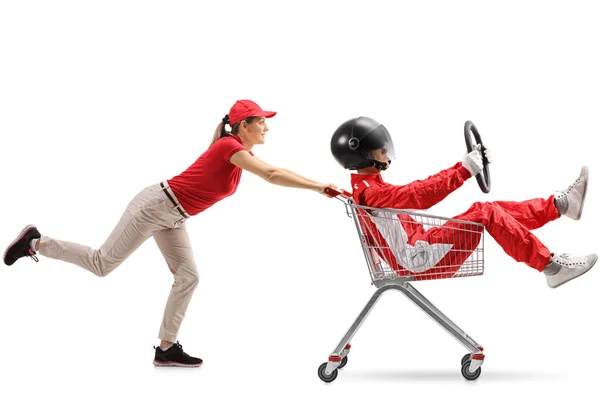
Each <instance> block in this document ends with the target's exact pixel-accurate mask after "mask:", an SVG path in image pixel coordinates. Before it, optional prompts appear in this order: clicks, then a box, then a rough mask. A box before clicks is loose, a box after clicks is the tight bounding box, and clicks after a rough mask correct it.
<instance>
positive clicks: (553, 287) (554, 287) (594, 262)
mask: <svg viewBox="0 0 600 400" xmlns="http://www.w3.org/2000/svg"><path fill="white" fill-rule="evenodd" d="M596 261H598V256H596V258H594V261H592V264H591V265H590V267H589V268H588V269H586V270H585V271H583V272H582V273H581V274H579V275H575V276H574V277H572V278H571V279H568V280H566V281H564V282H563V283H560V284H558V285H556V286H550V285H548V286H550V287H551V288H552V289H556V288H557V287H559V286H562V285H564V284H565V283H567V282H569V281H572V280H573V279H575V278H579V277H580V276H583V275H585V274H587V273H588V272H589V271H590V270H591V269H592V267H593V266H594V264H596Z"/></svg>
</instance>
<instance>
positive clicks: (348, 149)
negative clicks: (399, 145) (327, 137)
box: [331, 117, 395, 170]
mask: <svg viewBox="0 0 600 400" xmlns="http://www.w3.org/2000/svg"><path fill="white" fill-rule="evenodd" d="M381 148H385V149H386V150H387V156H388V163H390V162H391V160H392V159H394V158H395V155H394V144H393V143H392V138H391V137H390V134H389V132H388V130H387V129H386V128H385V126H383V125H381V124H380V123H379V122H377V121H375V120H374V119H372V118H369V117H358V118H353V119H350V120H348V121H346V122H344V123H343V124H342V125H340V126H339V128H337V129H336V131H335V132H334V133H333V136H332V137H331V154H333V157H334V158H335V160H336V161H337V162H338V163H340V165H342V167H344V168H346V169H362V168H368V167H375V168H377V169H380V170H383V169H386V168H387V165H386V164H385V163H382V162H380V161H377V160H375V159H373V157H371V154H369V151H371V150H377V149H381Z"/></svg>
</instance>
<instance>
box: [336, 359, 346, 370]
mask: <svg viewBox="0 0 600 400" xmlns="http://www.w3.org/2000/svg"><path fill="white" fill-rule="evenodd" d="M346 364H348V356H345V357H344V358H342V362H341V363H340V365H338V367H337V369H342V368H344V367H345V366H346Z"/></svg>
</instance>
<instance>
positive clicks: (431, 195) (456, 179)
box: [360, 162, 471, 210]
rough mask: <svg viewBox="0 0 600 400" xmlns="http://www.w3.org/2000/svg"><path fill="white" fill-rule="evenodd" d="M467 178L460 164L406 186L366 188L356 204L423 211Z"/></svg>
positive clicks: (466, 171)
mask: <svg viewBox="0 0 600 400" xmlns="http://www.w3.org/2000/svg"><path fill="white" fill-rule="evenodd" d="M470 177H471V173H470V172H469V170H468V169H466V168H465V167H464V166H463V165H462V163H460V162H459V163H457V164H456V165H454V166H452V167H451V168H448V169H445V170H443V171H441V172H439V173H437V174H435V175H432V176H430V177H428V178H427V179H424V180H417V181H414V182H411V183H409V184H407V185H402V186H396V185H385V186H379V187H368V188H366V189H364V191H363V192H362V193H361V195H360V200H361V201H360V204H362V205H365V206H368V207H376V208H400V209H415V210H424V209H427V208H430V207H431V206H433V205H435V204H437V203H439V202H440V201H442V200H443V199H445V198H446V197H447V196H448V195H449V194H450V193H452V192H453V191H455V190H456V189H458V188H459V187H461V186H462V185H463V183H464V182H465V181H466V180H467V179H469V178H470Z"/></svg>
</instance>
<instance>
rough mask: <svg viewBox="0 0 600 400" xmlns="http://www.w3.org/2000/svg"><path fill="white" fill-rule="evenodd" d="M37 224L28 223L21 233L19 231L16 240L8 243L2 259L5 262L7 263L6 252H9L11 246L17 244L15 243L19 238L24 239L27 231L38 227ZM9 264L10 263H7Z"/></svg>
mask: <svg viewBox="0 0 600 400" xmlns="http://www.w3.org/2000/svg"><path fill="white" fill-rule="evenodd" d="M36 228H37V226H35V225H27V226H26V227H25V228H24V229H23V230H22V231H21V233H19V236H17V238H16V239H15V240H13V241H12V243H11V244H9V245H8V247H7V248H6V250H4V256H2V260H3V261H4V264H6V254H7V253H8V251H9V250H10V248H11V247H13V246H14V245H15V243H17V242H18V241H19V240H21V239H23V236H25V234H26V233H27V232H29V230H30V229H36ZM6 265H8V264H6Z"/></svg>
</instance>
